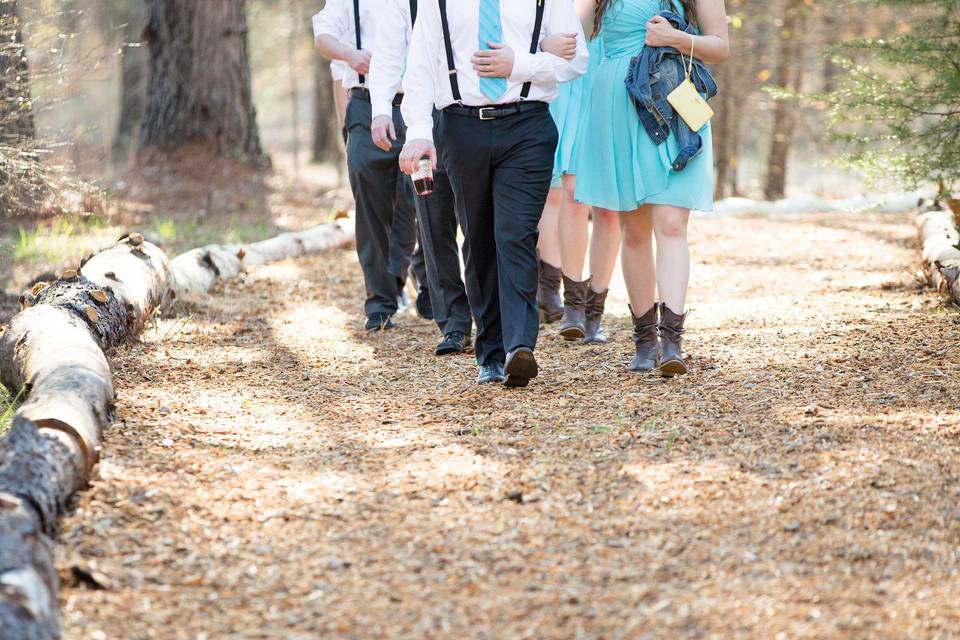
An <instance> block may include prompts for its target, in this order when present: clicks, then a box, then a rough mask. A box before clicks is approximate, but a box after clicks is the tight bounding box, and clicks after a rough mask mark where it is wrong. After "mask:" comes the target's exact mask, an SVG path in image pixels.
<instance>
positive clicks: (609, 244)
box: [590, 209, 620, 293]
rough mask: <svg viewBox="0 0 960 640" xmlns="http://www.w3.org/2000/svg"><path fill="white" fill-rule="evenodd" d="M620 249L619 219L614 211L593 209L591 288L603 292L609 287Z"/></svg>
mask: <svg viewBox="0 0 960 640" xmlns="http://www.w3.org/2000/svg"><path fill="white" fill-rule="evenodd" d="M619 250H620V220H619V216H618V214H617V213H616V212H613V211H608V210H606V209H594V210H593V232H592V233H591V235H590V277H591V279H592V282H591V284H590V286H591V288H592V289H593V290H594V291H596V292H598V293H603V292H604V291H606V290H607V289H609V288H610V280H611V279H612V278H613V270H614V269H616V267H617V252H618V251H619Z"/></svg>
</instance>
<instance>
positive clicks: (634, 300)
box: [620, 206, 657, 314]
mask: <svg viewBox="0 0 960 640" xmlns="http://www.w3.org/2000/svg"><path fill="white" fill-rule="evenodd" d="M620 226H621V230H622V232H623V246H622V248H621V250H620V251H621V252H620V260H621V265H622V267H623V280H624V282H625V283H626V285H627V295H628V296H629V298H630V306H631V307H633V311H634V313H637V314H643V313H645V312H646V311H647V310H649V309H650V308H651V307H653V303H654V302H655V300H656V294H657V277H656V270H655V266H654V261H653V213H652V211H651V210H650V207H649V206H645V207H642V208H640V209H638V210H636V211H629V212H625V213H621V214H620Z"/></svg>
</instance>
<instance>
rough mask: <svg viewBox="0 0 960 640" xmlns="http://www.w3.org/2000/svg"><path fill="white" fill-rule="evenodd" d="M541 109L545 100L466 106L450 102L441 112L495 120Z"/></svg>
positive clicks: (544, 106) (544, 108) (545, 107)
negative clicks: (487, 105)
mask: <svg viewBox="0 0 960 640" xmlns="http://www.w3.org/2000/svg"><path fill="white" fill-rule="evenodd" d="M541 109H543V110H546V109H547V103H546V102H539V101H536V100H531V101H529V102H513V103H511V104H493V105H490V106H489V107H467V106H464V105H460V104H452V105H450V106H449V107H447V108H446V109H444V110H443V112H444V113H449V114H452V115H455V116H465V117H467V118H479V119H480V120H496V119H497V118H506V117H509V116H515V115H517V114H520V113H526V112H528V111H538V110H541Z"/></svg>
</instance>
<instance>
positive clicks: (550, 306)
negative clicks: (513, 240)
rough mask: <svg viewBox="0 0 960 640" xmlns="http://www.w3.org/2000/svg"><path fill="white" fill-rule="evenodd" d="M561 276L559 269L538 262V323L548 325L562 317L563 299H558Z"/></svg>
mask: <svg viewBox="0 0 960 640" xmlns="http://www.w3.org/2000/svg"><path fill="white" fill-rule="evenodd" d="M561 275H562V272H561V271H560V267H555V266H553V265H552V264H548V263H546V262H544V261H543V260H541V261H540V277H539V282H538V283H537V305H538V306H539V307H540V322H546V323H548V324H550V323H553V322H556V321H557V320H559V319H560V318H562V317H563V298H561V297H560V276H561Z"/></svg>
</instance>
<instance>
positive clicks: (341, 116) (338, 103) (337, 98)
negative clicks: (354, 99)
mask: <svg viewBox="0 0 960 640" xmlns="http://www.w3.org/2000/svg"><path fill="white" fill-rule="evenodd" d="M347 101H348V98H347V90H346V89H344V88H343V81H342V80H335V81H334V82H333V104H334V106H335V107H336V109H337V122H339V123H340V128H341V129H343V123H344V122H346V120H347Z"/></svg>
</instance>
